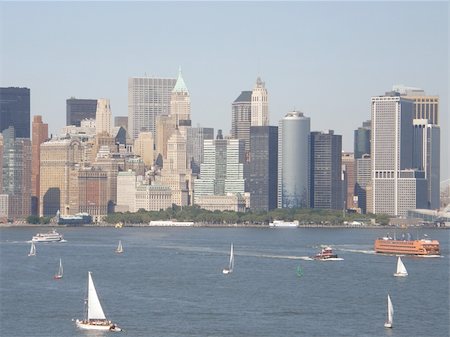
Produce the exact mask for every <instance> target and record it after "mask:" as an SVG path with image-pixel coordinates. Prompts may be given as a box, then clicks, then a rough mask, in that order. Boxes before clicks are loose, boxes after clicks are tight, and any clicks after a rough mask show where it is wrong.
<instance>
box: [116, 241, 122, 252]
mask: <svg viewBox="0 0 450 337" xmlns="http://www.w3.org/2000/svg"><path fill="white" fill-rule="evenodd" d="M116 253H118V254H120V253H123V247H122V241H121V240H119V245H118V246H117V249H116Z"/></svg>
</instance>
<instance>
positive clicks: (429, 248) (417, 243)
mask: <svg viewBox="0 0 450 337" xmlns="http://www.w3.org/2000/svg"><path fill="white" fill-rule="evenodd" d="M374 249H375V252H376V253H385V254H405V255H440V249H439V241H438V240H430V239H420V240H396V239H393V238H391V237H390V236H384V237H382V238H378V239H376V240H375V244H374Z"/></svg>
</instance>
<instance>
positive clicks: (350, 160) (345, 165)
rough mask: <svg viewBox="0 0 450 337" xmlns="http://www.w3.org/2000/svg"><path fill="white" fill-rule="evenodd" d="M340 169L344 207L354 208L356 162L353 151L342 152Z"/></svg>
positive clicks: (355, 205)
mask: <svg viewBox="0 0 450 337" xmlns="http://www.w3.org/2000/svg"><path fill="white" fill-rule="evenodd" d="M342 171H343V174H344V179H343V183H344V186H343V189H342V192H343V196H344V199H343V200H344V202H345V204H344V206H345V208H356V207H358V205H357V204H356V203H355V202H354V201H355V184H356V162H355V157H354V155H353V153H351V152H342Z"/></svg>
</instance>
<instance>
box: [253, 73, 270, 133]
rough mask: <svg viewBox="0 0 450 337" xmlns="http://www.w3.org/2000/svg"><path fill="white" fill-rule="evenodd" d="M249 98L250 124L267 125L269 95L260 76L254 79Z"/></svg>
mask: <svg viewBox="0 0 450 337" xmlns="http://www.w3.org/2000/svg"><path fill="white" fill-rule="evenodd" d="M251 99H252V103H251V113H252V117H251V126H266V125H269V97H268V94H267V89H266V84H265V83H264V82H263V81H262V80H261V78H260V77H258V78H257V79H256V84H255V87H254V88H253V91H252V97H251Z"/></svg>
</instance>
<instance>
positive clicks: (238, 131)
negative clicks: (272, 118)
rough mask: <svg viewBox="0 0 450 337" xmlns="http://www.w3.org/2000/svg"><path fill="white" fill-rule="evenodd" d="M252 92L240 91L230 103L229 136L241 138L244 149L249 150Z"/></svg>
mask: <svg viewBox="0 0 450 337" xmlns="http://www.w3.org/2000/svg"><path fill="white" fill-rule="evenodd" d="M251 107H252V92H251V91H242V92H241V94H240V95H239V96H238V97H237V98H236V99H235V100H234V102H233V103H232V104H231V137H232V138H235V139H243V140H244V142H245V150H246V151H247V152H248V151H249V150H250V124H251V120H252V110H251Z"/></svg>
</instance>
